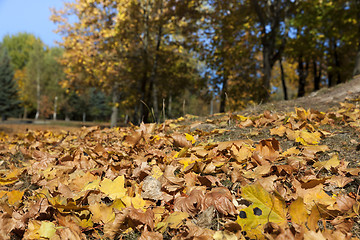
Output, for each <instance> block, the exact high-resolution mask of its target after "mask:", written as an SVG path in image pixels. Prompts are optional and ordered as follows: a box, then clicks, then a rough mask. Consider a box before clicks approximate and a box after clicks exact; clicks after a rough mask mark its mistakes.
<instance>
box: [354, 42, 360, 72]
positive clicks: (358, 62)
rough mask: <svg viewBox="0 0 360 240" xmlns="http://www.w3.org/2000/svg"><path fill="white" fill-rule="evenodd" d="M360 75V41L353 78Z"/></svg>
mask: <svg viewBox="0 0 360 240" xmlns="http://www.w3.org/2000/svg"><path fill="white" fill-rule="evenodd" d="M359 74H360V40H359V44H358V49H357V53H356V59H355V67H354V71H353V76H356V75H359Z"/></svg>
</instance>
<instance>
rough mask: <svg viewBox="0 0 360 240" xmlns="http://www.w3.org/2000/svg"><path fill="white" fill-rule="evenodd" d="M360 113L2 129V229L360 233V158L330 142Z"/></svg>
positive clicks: (102, 235)
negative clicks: (234, 135)
mask: <svg viewBox="0 0 360 240" xmlns="http://www.w3.org/2000/svg"><path fill="white" fill-rule="evenodd" d="M359 123H360V115H359V110H358V109H357V108H356V107H355V105H353V104H351V103H343V104H342V106H341V108H339V109H337V110H334V111H332V112H326V113H325V112H318V111H315V110H305V109H302V108H296V109H295V111H294V112H290V113H270V112H269V111H265V112H264V113H263V114H260V115H251V116H250V115H249V116H243V115H237V114H223V115H216V116H212V117H211V118H209V119H207V120H200V119H198V118H197V117H195V116H186V117H185V118H180V119H176V120H167V121H166V122H164V123H163V124H141V125H140V126H139V127H136V126H133V127H128V128H112V129H107V128H105V129H100V128H99V127H91V128H82V129H81V130H79V131H74V132H64V131H63V132H51V131H37V132H34V131H27V132H26V133H25V134H21V133H19V134H15V135H11V136H8V135H6V134H4V133H2V134H1V135H0V136H1V142H0V143H1V144H0V156H1V160H2V161H1V166H2V169H3V170H1V178H0V185H1V191H0V197H1V198H0V200H1V201H0V225H1V226H2V227H1V228H0V236H1V239H10V238H13V239H18V238H24V239H128V238H129V237H130V236H132V237H139V239H285V238H286V239H358V238H357V236H356V232H354V231H353V230H352V229H353V227H354V224H357V223H356V222H357V220H358V217H359V207H360V204H359V201H358V189H357V186H355V188H354V185H353V181H354V179H357V176H358V174H359V172H360V169H359V168H358V166H357V164H355V163H354V161H350V162H349V161H348V160H345V159H343V158H340V157H339V155H338V154H337V152H336V151H334V150H333V149H330V148H329V146H327V145H324V144H322V142H324V141H325V140H326V139H327V138H332V137H334V136H336V135H337V134H341V133H339V129H341V128H344V127H349V128H351V129H354V130H356V129H359ZM247 129H248V130H250V131H248V133H247V137H246V138H243V139H232V140H230V141H225V140H226V139H222V140H221V137H223V136H227V135H226V134H227V133H231V132H234V131H236V130H247ZM261 132H266V133H267V134H270V135H271V137H270V138H266V139H258V138H257V136H258V135H259V134H260V133H261ZM252 139H254V140H252ZM219 140H221V141H219ZM352 141H353V142H354V141H356V140H355V139H352ZM350 160H352V159H350ZM351 186H352V187H351ZM352 189H353V190H352ZM354 233H355V235H353V234H354Z"/></svg>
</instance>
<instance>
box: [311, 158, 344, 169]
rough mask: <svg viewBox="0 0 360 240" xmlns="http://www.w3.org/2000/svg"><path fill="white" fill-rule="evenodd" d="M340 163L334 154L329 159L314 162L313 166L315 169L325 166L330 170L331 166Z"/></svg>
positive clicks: (334, 166)
mask: <svg viewBox="0 0 360 240" xmlns="http://www.w3.org/2000/svg"><path fill="white" fill-rule="evenodd" d="M339 165H340V160H339V157H338V155H337V154H334V155H333V156H332V157H331V158H330V159H329V160H327V161H323V162H316V163H314V165H313V166H314V167H315V168H317V169H321V168H325V169H327V170H330V169H331V168H336V167H337V166H339Z"/></svg>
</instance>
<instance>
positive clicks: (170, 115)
mask: <svg viewBox="0 0 360 240" xmlns="http://www.w3.org/2000/svg"><path fill="white" fill-rule="evenodd" d="M167 114H168V116H169V118H171V117H172V95H171V92H170V96H169V100H168V110H167Z"/></svg>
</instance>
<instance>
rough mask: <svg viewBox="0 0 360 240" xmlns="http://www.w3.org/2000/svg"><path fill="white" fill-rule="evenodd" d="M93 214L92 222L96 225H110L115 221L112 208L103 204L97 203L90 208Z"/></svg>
mask: <svg viewBox="0 0 360 240" xmlns="http://www.w3.org/2000/svg"><path fill="white" fill-rule="evenodd" d="M89 210H90V211H91V213H92V218H91V220H92V221H93V222H95V223H100V222H103V223H108V222H110V221H112V220H114V219H115V213H114V212H113V208H112V206H107V205H105V204H103V203H95V204H92V205H90V206H89Z"/></svg>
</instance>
